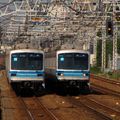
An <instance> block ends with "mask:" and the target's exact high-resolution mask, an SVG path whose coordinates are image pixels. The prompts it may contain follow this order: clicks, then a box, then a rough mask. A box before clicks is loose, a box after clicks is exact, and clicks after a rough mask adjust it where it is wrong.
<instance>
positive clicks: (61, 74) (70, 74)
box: [56, 70, 90, 80]
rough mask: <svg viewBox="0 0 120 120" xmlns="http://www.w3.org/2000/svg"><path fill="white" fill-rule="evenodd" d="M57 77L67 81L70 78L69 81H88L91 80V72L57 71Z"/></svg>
mask: <svg viewBox="0 0 120 120" xmlns="http://www.w3.org/2000/svg"><path fill="white" fill-rule="evenodd" d="M56 76H57V78H58V79H59V78H63V79H66V78H69V80H72V79H75V78H77V80H79V79H80V80H82V79H86V80H89V78H90V71H89V70H87V71H83V70H81V71H76V70H75V71H56Z"/></svg>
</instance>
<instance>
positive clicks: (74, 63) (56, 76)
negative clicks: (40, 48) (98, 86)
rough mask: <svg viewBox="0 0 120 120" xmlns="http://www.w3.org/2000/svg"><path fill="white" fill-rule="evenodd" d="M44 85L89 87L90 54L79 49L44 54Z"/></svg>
mask: <svg viewBox="0 0 120 120" xmlns="http://www.w3.org/2000/svg"><path fill="white" fill-rule="evenodd" d="M45 59H46V61H45V73H46V86H48V85H51V84H53V83H55V86H56V85H57V86H59V85H60V86H64V87H66V88H67V87H77V88H79V89H86V88H87V90H89V88H90V54H89V52H87V51H81V50H75V49H72V50H60V51H57V52H54V53H46V55H45Z"/></svg>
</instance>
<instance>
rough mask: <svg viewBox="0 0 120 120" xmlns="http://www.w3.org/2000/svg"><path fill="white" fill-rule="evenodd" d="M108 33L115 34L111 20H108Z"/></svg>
mask: <svg viewBox="0 0 120 120" xmlns="http://www.w3.org/2000/svg"><path fill="white" fill-rule="evenodd" d="M106 33H107V35H110V36H113V22H112V21H111V20H108V21H107V22H106Z"/></svg>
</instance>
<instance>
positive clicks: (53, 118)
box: [34, 97, 59, 120]
mask: <svg viewBox="0 0 120 120" xmlns="http://www.w3.org/2000/svg"><path fill="white" fill-rule="evenodd" d="M34 100H35V101H36V103H38V104H39V105H40V107H41V108H42V110H43V111H44V112H45V113H46V114H47V115H48V116H49V117H50V118H51V119H52V120H59V119H58V118H57V117H56V116H55V115H54V114H53V113H52V112H51V111H50V110H49V109H48V108H47V107H46V106H45V105H43V104H42V103H41V101H40V100H39V99H38V98H37V97H34Z"/></svg>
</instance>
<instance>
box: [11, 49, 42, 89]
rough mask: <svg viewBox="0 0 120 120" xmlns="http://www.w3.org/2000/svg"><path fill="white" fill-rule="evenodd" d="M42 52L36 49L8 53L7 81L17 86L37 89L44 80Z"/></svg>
mask: <svg viewBox="0 0 120 120" xmlns="http://www.w3.org/2000/svg"><path fill="white" fill-rule="evenodd" d="M43 59H44V54H43V52H37V51H29V52H28V51H17V52H16V51H15V52H11V54H10V71H9V82H10V83H12V84H13V85H14V86H17V87H20V88H22V87H30V88H33V89H37V88H39V87H40V86H42V84H43V82H44V63H43V61H44V60H43Z"/></svg>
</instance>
